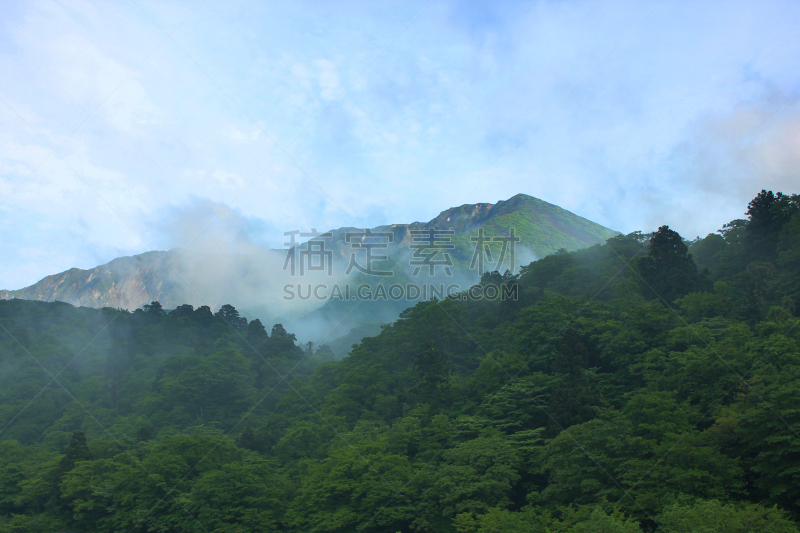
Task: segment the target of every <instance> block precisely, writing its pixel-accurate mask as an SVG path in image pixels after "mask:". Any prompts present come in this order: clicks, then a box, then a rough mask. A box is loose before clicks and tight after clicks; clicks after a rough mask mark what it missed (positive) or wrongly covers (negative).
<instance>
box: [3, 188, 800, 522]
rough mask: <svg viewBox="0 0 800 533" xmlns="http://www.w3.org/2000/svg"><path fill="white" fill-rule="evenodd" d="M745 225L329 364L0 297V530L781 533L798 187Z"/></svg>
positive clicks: (588, 264) (606, 253)
mask: <svg viewBox="0 0 800 533" xmlns="http://www.w3.org/2000/svg"><path fill="white" fill-rule="evenodd" d="M743 209H745V208H744V206H743ZM745 216H746V218H743V219H738V220H734V221H732V222H730V223H728V224H725V225H723V226H722V228H721V229H720V230H719V231H718V232H716V233H714V234H710V235H708V236H706V237H705V238H698V239H695V240H687V239H684V238H682V237H681V236H680V235H679V234H678V233H676V232H675V231H673V230H672V229H670V228H669V227H667V226H662V227H660V228H658V230H657V231H655V232H653V233H650V234H646V233H640V232H636V233H631V234H628V235H619V236H616V237H613V238H611V239H609V240H608V241H606V242H605V243H604V244H599V245H595V246H592V247H590V248H585V249H582V250H579V251H576V252H569V253H567V252H564V251H560V252H558V253H554V254H551V255H548V256H546V257H544V258H542V259H539V260H537V261H534V262H532V263H530V264H529V265H527V266H524V267H523V268H522V269H521V270H520V272H519V273H518V275H515V276H512V277H510V278H509V277H506V278H503V277H502V276H500V275H499V274H497V273H487V274H485V275H484V276H483V277H482V278H481V281H480V283H482V284H492V283H494V284H512V285H516V288H515V292H516V294H517V295H518V298H517V299H516V300H515V299H505V300H494V301H492V300H488V299H483V300H477V299H472V300H470V299H466V298H449V299H444V300H431V301H425V302H420V303H417V304H416V305H415V306H413V307H411V308H408V309H406V310H405V311H403V313H402V314H401V315H400V317H399V319H398V320H396V321H395V322H394V323H392V324H388V325H385V326H383V327H382V329H381V331H380V333H379V334H377V335H375V336H373V337H367V338H364V339H363V340H362V341H361V342H360V343H358V344H355V345H353V347H352V349H351V350H350V353H349V355H348V356H347V357H345V358H344V359H341V360H334V357H333V352H332V351H331V349H330V348H329V347H328V346H314V345H312V344H310V343H309V344H305V345H298V342H297V339H296V337H295V336H294V335H293V334H292V333H291V332H289V331H286V329H285V328H284V327H283V326H282V325H280V324H275V325H271V324H270V325H264V324H262V323H261V322H260V321H259V320H252V321H248V320H247V319H246V318H245V317H242V316H239V312H238V311H237V310H236V309H235V308H234V307H233V306H231V305H225V306H222V307H221V308H220V309H219V310H218V311H217V312H212V310H211V309H210V308H209V307H206V306H202V307H199V308H193V307H192V306H191V305H181V306H178V307H177V308H175V309H164V308H163V307H162V306H161V304H159V303H158V302H152V303H151V304H149V305H145V306H143V307H142V308H141V309H137V310H136V311H134V312H128V311H122V310H116V309H109V308H106V309H90V308H76V307H72V306H70V305H68V304H64V303H59V302H55V303H45V302H37V301H26V300H7V301H0V532H2V533H7V532H8V533H10V532H14V533H23V532H58V531H60V532H65V531H73V532H78V531H80V532H93V533H94V532H97V533H100V532H103V533H105V532H108V533H110V532H131V533H133V532H139V533H155V532H164V533H166V532H192V533H195V532H197V533H201V532H224V533H245V532H254V533H267V532H279V531H281V532H282V531H285V532H304V533H306V532H308V533H311V532H315V533H316V532H319V533H322V532H330V533H333V532H336V533H345V532H348V533H349V532H364V533H368V532H383V533H396V532H437V533H450V532H452V533H456V532H457V533H494V532H511V533H514V532H536V533H545V532H550V533H555V532H576V533H577V532H605V533H616V532H619V533H633V532H659V533H683V532H704V533H715V532H720V533H722V532H726V533H730V532H735V533H738V532H741V533H745V532H778V533H783V532H786V533H788V532H798V531H800V528H798V522H799V521H800V379H798V378H800V327H798V324H799V323H800V318H798V317H799V316H800V308H799V307H798V306H799V305H800V196H798V195H796V194H781V193H773V192H771V191H762V192H761V193H759V194H758V195H757V196H756V197H755V198H754V199H753V200H752V201H751V202H750V203H749V204H748V205H747V206H746V213H745Z"/></svg>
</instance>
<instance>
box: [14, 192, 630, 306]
mask: <svg viewBox="0 0 800 533" xmlns="http://www.w3.org/2000/svg"><path fill="white" fill-rule="evenodd" d="M426 228H436V229H442V230H453V231H454V235H453V237H452V242H453V243H454V245H455V249H454V250H453V252H452V254H453V259H454V263H455V264H456V266H457V267H461V268H463V267H464V265H466V264H468V262H469V259H470V257H471V252H470V247H474V245H473V244H472V243H471V241H470V239H469V237H471V236H472V235H474V234H476V233H477V230H478V228H483V229H484V230H485V231H486V233H487V234H495V235H500V234H506V233H507V232H508V230H509V228H515V231H516V232H517V235H518V236H519V237H520V238H521V243H520V244H521V245H522V246H523V247H524V248H525V249H527V250H530V252H531V253H532V255H533V256H534V257H542V256H544V255H548V254H550V253H553V252H555V251H556V250H558V249H560V248H564V249H567V250H570V251H571V250H576V249H579V248H583V247H586V246H590V245H592V244H596V243H599V242H603V241H605V240H606V239H608V238H610V237H612V236H614V235H616V234H617V233H618V232H616V231H614V230H610V229H608V228H605V227H603V226H601V225H599V224H596V223H594V222H592V221H590V220H588V219H586V218H583V217H580V216H579V215H576V214H574V213H572V212H570V211H567V210H565V209H563V208H561V207H559V206H556V205H554V204H550V203H548V202H545V201H544V200H540V199H538V198H534V197H532V196H528V195H525V194H517V195H514V196H512V197H511V198H509V199H508V200H500V201H498V202H495V203H493V204H492V203H477V204H463V205H461V206H457V207H451V208H449V209H445V210H443V211H441V212H440V213H439V214H438V215H437V216H436V217H434V218H433V219H431V220H430V221H428V222H412V223H410V224H386V225H381V226H376V227H374V228H371V231H372V232H376V233H377V232H391V233H392V234H393V242H392V243H391V244H390V245H389V246H388V248H387V253H388V254H389V255H391V256H395V255H396V254H397V253H398V252H400V251H402V252H405V253H404V255H403V259H405V258H406V256H407V255H408V253H407V252H408V251H409V250H408V246H409V245H410V244H411V241H412V233H411V232H412V231H415V230H422V229H426ZM363 231H364V230H363V229H359V228H349V227H342V228H337V229H332V230H329V233H330V234H331V238H330V241H331V249H332V250H335V251H336V253H335V254H334V260H335V261H342V260H344V258H346V257H347V255H348V252H351V250H352V249H353V248H352V247H351V244H350V243H348V242H346V239H345V235H346V233H348V232H363ZM285 253H286V250H269V251H268V252H266V256H268V259H269V261H270V264H272V265H273V266H272V270H273V271H269V269H266V268H265V267H264V266H263V265H258V264H257V263H258V262H259V261H261V260H262V259H263V258H249V257H247V256H244V255H242V256H241V257H240V258H239V259H238V260H237V261H232V260H231V259H230V258H228V262H229V263H231V262H233V263H236V264H235V265H234V267H235V268H234V271H235V272H236V276H231V277H235V278H236V279H239V278H246V279H247V283H248V293H250V295H252V294H255V293H257V292H258V287H259V283H263V282H264V280H263V279H261V280H259V277H260V276H261V277H262V278H263V276H264V275H268V276H270V275H271V276H273V277H274V274H275V272H274V270H275V268H277V267H275V265H279V264H281V263H282V259H283V254H285ZM351 253H352V252H351ZM399 260H400V258H399V257H395V262H399ZM193 263H194V264H201V265H202V264H204V263H208V261H207V259H206V258H204V257H202V254H199V253H198V252H189V251H179V250H178V249H172V250H168V251H158V250H155V251H148V252H144V253H142V254H137V255H133V256H124V257H118V258H115V259H113V260H111V261H109V262H108V263H104V264H102V265H98V266H97V267H94V268H92V269H85V270H84V269H78V268H71V269H68V270H66V271H63V272H60V273H57V274H52V275H49V276H46V277H45V278H43V279H41V280H40V281H38V282H36V283H34V284H32V285H30V286H27V287H23V288H21V289H17V290H0V299H12V298H20V299H26V300H40V301H64V302H67V303H70V304H73V305H79V306H85V307H115V308H123V309H135V308H138V307H140V306H141V305H143V304H144V303H148V302H150V301H152V300H159V301H161V303H162V304H163V305H164V306H165V307H174V306H177V305H180V304H181V303H186V302H193V301H197V300H198V295H196V294H193V292H194V291H193V289H192V286H193V285H192V284H191V283H187V282H186V279H187V278H190V277H192V276H191V272H192V271H193V270H194V269H192V268H189V266H188V265H191V264H193ZM278 274H280V273H278ZM198 276H199V274H198V273H196V272H195V275H194V278H193V279H194V280H195V281H196V279H195V278H197V277H198ZM278 277H279V276H278ZM217 285H219V284H217ZM218 289H219V290H215V291H212V292H213V295H212V296H211V300H214V304H215V305H221V304H222V303H226V302H224V301H219V302H217V301H216V300H218V299H224V298H226V297H229V298H231V299H232V300H233V299H235V294H236V292H237V291H235V290H234V291H232V293H233V294H230V295H229V294H226V293H225V291H224V290H223V289H222V288H218ZM270 294H271V295H272V296H274V295H275V291H274V290H273V291H272V292H271V293H270Z"/></svg>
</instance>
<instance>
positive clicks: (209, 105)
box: [0, 0, 800, 289]
mask: <svg viewBox="0 0 800 533" xmlns="http://www.w3.org/2000/svg"><path fill="white" fill-rule="evenodd" d="M198 4H200V2H199V1H189V2H139V3H138V5H137V4H136V3H128V4H126V3H123V4H119V3H112V2H105V3H104V2H99V3H91V4H90V3H88V2H70V3H60V2H54V1H46V0H43V1H31V2H18V3H6V4H4V5H3V6H2V7H0V14H2V17H0V19H1V20H3V25H2V27H0V69H2V72H3V73H4V76H3V78H2V81H0V97H2V99H3V100H4V102H0V201H2V202H3V203H2V205H0V226H2V231H1V232H0V249H1V250H2V252H3V258H4V261H3V262H2V266H1V267H0V287H2V288H9V289H13V288H19V287H22V286H25V285H29V284H31V283H33V282H35V281H37V280H38V279H40V278H41V277H43V276H45V275H47V274H51V273H54V272H58V271H62V270H65V269H67V268H70V267H73V266H77V267H82V268H88V267H91V266H94V265H96V264H99V263H103V262H106V261H108V260H109V259H111V258H113V257H115V256H118V255H128V254H134V253H139V252H142V251H146V250H149V249H153V248H161V249H163V248H169V247H173V246H185V245H186V244H187V243H188V242H211V241H213V240H214V239H217V241H219V242H224V243H228V244H231V243H233V244H234V245H235V246H234V247H241V246H245V247H246V246H249V245H250V244H246V243H250V242H251V241H252V242H254V244H252V245H253V246H258V247H281V246H282V240H283V232H284V231H287V230H292V229H303V230H308V229H310V228H311V227H316V228H318V229H326V228H335V227H340V226H361V227H368V226H369V227H371V226H376V225H379V224H384V223H392V222H412V221H415V220H429V219H431V218H433V217H434V216H435V215H436V214H438V212H439V211H441V210H443V209H445V208H447V207H451V206H454V205H460V204H463V203H474V202H481V201H482V202H487V201H488V202H494V201H496V200H498V199H505V198H509V197H510V196H512V195H514V194H516V193H519V192H523V193H527V194H530V195H533V196H536V197H539V198H542V199H544V200H546V201H549V202H552V203H555V204H558V205H561V206H562V207H565V208H566V209H569V210H571V211H573V212H576V213H578V214H580V215H582V216H585V217H587V218H590V219H592V220H594V221H597V222H599V223H601V224H604V225H606V226H608V227H611V228H614V229H617V230H620V231H633V230H637V229H641V230H645V231H649V230H652V229H654V228H655V227H657V226H658V225H661V224H665V223H668V224H670V225H671V226H673V227H675V228H676V229H678V231H680V232H681V233H682V234H684V235H685V236H688V237H694V236H695V235H704V234H705V233H708V232H710V231H714V230H715V229H716V228H717V227H718V226H719V225H721V224H722V223H724V222H727V221H728V220H731V219H733V218H736V217H741V216H742V215H743V211H744V209H745V205H746V203H747V201H748V200H749V199H750V198H752V197H753V196H754V195H755V194H756V193H757V192H758V191H759V190H760V189H761V188H772V189H775V190H783V191H785V192H798V191H797V189H798V187H797V184H798V179H797V176H798V174H797V170H798V163H799V161H798V153H800V151H798V148H800V107H799V106H798V99H797V95H798V90H800V83H799V82H800V79H799V78H800V69H798V68H797V67H798V65H800V44H798V41H797V39H796V38H795V32H796V28H797V27H798V22H800V5H798V4H797V3H793V2H783V3H781V2H773V3H764V2H735V3H727V4H719V3H711V2H709V3H704V2H693V3H683V2H669V1H663V2H650V3H647V2H645V3H641V2H599V3H597V2H591V3H589V2H558V3H556V2H535V1H534V2H519V1H505V2H503V1H501V2H492V3H480V2H453V1H446V0H442V1H438V0H437V1H434V2H432V3H430V4H428V2H427V1H424V2H394V3H380V4H366V5H365V4H363V3H355V2H352V3H349V2H344V3H338V2H337V3H335V4H331V3H328V2H316V1H301V2H270V3H268V4H267V5H265V4H262V3H251V2H226V3H214V2H203V3H202V4H200V5H199V7H198ZM139 6H140V7H139ZM53 148H55V149H56V152H55V153H52V149H53ZM225 206H230V208H231V210H230V212H227V211H226V210H225ZM220 212H225V213H228V214H227V215H225V216H220V217H218V218H215V217H216V216H217V215H218V213H220ZM231 213H232V214H233V215H231ZM223 214H224V213H223ZM234 215H235V216H234ZM231 217H232V218H231ZM237 235H238V236H239V237H236V236H237ZM245 236H246V238H245ZM237 239H238V240H237Z"/></svg>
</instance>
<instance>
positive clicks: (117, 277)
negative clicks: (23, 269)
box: [0, 252, 183, 309]
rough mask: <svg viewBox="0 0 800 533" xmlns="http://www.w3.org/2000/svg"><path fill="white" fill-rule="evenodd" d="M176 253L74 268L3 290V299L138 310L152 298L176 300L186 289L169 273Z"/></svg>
mask: <svg viewBox="0 0 800 533" xmlns="http://www.w3.org/2000/svg"><path fill="white" fill-rule="evenodd" d="M174 255H175V253H174V252H147V253H144V254H140V255H135V256H132V257H119V258H117V259H114V260H113V261H111V262H109V263H106V264H104V265H100V266H98V267H95V268H93V269H90V270H81V269H79V268H71V269H69V270H67V271H66V272H61V273H60V274H54V275H52V276H47V277H46V278H44V279H42V280H41V281H39V282H38V283H36V284H34V285H31V286H30V287H25V288H24V289H19V290H12V291H8V290H5V291H0V299H4V300H7V299H11V298H20V299H23V300H40V301H45V302H53V301H62V302H66V303H69V304H72V305H76V306H84V307H115V308H123V309H135V308H137V307H140V306H141V305H142V304H144V303H148V302H151V301H153V300H159V301H162V302H169V301H177V300H179V299H180V298H181V296H182V294H181V293H182V292H183V291H181V290H180V286H179V284H177V283H175V282H174V281H173V277H174V276H173V275H172V273H171V272H170V266H171V265H170V262H171V261H172V260H173V259H174ZM176 298H177V299H176Z"/></svg>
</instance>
